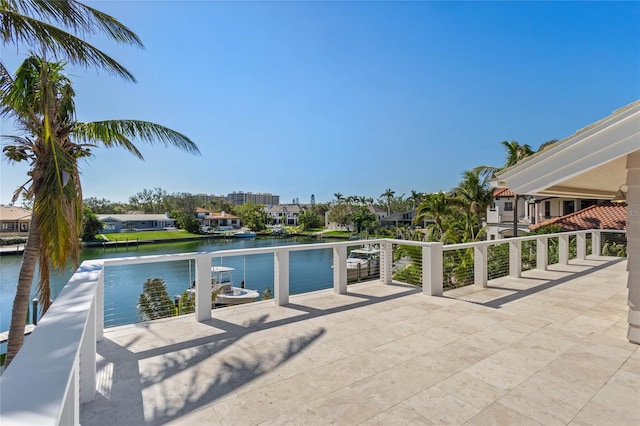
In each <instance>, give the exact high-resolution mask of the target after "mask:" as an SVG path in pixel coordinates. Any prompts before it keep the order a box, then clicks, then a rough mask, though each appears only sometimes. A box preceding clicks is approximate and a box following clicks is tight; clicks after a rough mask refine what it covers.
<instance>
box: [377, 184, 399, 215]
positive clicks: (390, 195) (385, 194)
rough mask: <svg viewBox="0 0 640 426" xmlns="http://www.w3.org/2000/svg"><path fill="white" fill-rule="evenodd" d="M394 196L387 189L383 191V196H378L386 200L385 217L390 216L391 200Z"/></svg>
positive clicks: (393, 193)
mask: <svg viewBox="0 0 640 426" xmlns="http://www.w3.org/2000/svg"><path fill="white" fill-rule="evenodd" d="M395 194H396V193H395V191H392V190H391V189H387V190H386V191H384V194H382V195H380V197H382V198H386V200H387V215H391V200H392V199H393V196H394V195H395Z"/></svg>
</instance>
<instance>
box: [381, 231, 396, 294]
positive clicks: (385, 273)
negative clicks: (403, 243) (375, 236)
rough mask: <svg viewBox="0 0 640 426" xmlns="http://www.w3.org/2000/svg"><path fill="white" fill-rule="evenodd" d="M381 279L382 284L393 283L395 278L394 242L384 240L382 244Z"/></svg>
mask: <svg viewBox="0 0 640 426" xmlns="http://www.w3.org/2000/svg"><path fill="white" fill-rule="evenodd" d="M379 262H380V280H382V284H391V282H392V280H393V244H391V242H390V241H384V242H383V243H381V244H380V259H379Z"/></svg>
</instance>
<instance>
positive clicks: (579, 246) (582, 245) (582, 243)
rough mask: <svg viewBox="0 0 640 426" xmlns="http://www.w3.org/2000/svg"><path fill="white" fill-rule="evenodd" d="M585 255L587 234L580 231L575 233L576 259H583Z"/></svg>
mask: <svg viewBox="0 0 640 426" xmlns="http://www.w3.org/2000/svg"><path fill="white" fill-rule="evenodd" d="M586 257H587V234H585V233H584V232H580V233H578V234H577V235H576V259H580V260H584V259H586Z"/></svg>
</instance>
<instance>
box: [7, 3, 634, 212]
mask: <svg viewBox="0 0 640 426" xmlns="http://www.w3.org/2000/svg"><path fill="white" fill-rule="evenodd" d="M87 3H88V4H90V5H92V6H94V7H96V8H98V9H100V10H102V11H104V12H106V13H109V14H112V15H113V16H115V17H116V18H118V19H119V20H120V21H121V22H123V23H124V24H126V25H128V26H129V27H130V28H131V29H132V30H134V31H135V32H136V33H137V34H138V35H139V36H140V37H141V38H142V41H143V42H144V44H145V49H144V50H139V49H136V48H133V47H127V46H118V45H115V44H113V43H110V42H108V41H106V40H104V39H101V38H93V39H90V41H91V42H93V43H94V44H96V45H98V46H100V47H101V48H103V49H104V50H105V51H106V52H108V53H109V54H110V55H112V56H113V57H115V58H116V59H117V60H119V61H120V62H121V63H122V64H123V65H125V66H126V67H127V68H128V69H129V70H130V71H131V72H132V73H133V74H134V75H135V76H136V78H137V80H138V83H137V84H131V83H127V82H125V81H123V80H120V79H118V78H116V77H113V76H110V75H108V74H107V73H105V72H102V71H100V72H96V71H95V70H86V69H75V68H72V67H68V72H69V74H70V75H71V76H72V78H73V81H74V86H75V88H76V92H77V99H76V107H77V112H78V119H79V120H80V121H91V120H100V119H107V118H136V119H141V120H148V121H153V122H156V123H160V124H163V125H166V126H168V127H171V128H173V129H175V130H178V131H180V132H183V133H185V134H186V135H188V136H189V137H190V138H191V139H192V140H193V141H194V142H196V143H197V144H198V146H199V148H200V150H201V151H202V156H200V157H194V156H190V155H188V154H186V153H182V152H180V151H177V150H175V149H165V148H164V147H161V146H158V147H149V146H143V145H139V146H140V147H141V151H142V153H143V155H144V156H145V161H144V162H141V161H139V160H137V159H135V158H133V157H131V156H130V155H129V154H127V153H126V152H125V151H123V150H106V149H98V150H94V153H95V157H94V158H92V159H90V160H89V161H88V162H84V163H82V164H81V167H82V178H83V190H84V195H85V197H98V198H107V199H110V200H112V201H126V200H127V199H128V197H129V196H130V195H133V194H135V193H137V192H140V191H142V190H143V189H145V188H149V189H151V188H155V187H160V188H162V189H164V190H166V191H168V192H169V193H172V192H190V193H207V194H227V193H229V192H232V191H245V192H249V191H251V192H270V193H273V194H277V195H280V196H281V202H290V201H291V200H292V199H293V198H299V200H300V202H303V203H305V202H309V199H310V197H311V194H314V195H315V199H316V201H317V202H325V201H330V200H331V199H332V198H333V194H334V193H336V192H340V193H342V194H343V195H364V196H367V197H373V198H378V197H379V196H380V195H381V194H382V193H383V192H384V191H385V190H386V189H387V188H390V189H392V190H393V191H395V193H396V195H400V194H403V193H405V194H407V195H409V194H410V192H411V190H416V191H421V192H434V191H438V190H448V189H450V188H452V187H454V186H456V185H457V184H458V183H459V181H460V176H461V174H462V172H463V171H464V170H468V169H470V168H473V167H475V166H478V165H494V166H502V165H503V163H504V159H505V153H504V150H503V148H502V147H501V145H500V141H502V140H517V141H519V142H520V143H527V144H530V145H531V146H532V147H533V148H534V149H537V147H538V146H539V145H540V144H541V143H543V142H545V141H548V140H550V139H562V138H565V137H567V136H569V135H571V134H573V133H574V132H575V131H576V130H578V129H580V128H582V127H584V126H586V125H588V124H591V123H592V122H594V121H596V120H598V119H600V118H603V117H605V116H606V115H608V114H610V113H611V112H612V111H613V110H615V109H617V108H619V107H622V106H624V105H626V104H628V103H631V102H633V101H634V100H637V99H638V98H640V25H638V22H640V3H638V2H626V3H623V2H616V3H612V2H603V3H599V2H558V3H554V2H514V3H509V2H355V1H354V2H338V1H333V2H322V1H318V2H213V1H113V2H87ZM0 54H1V55H2V57H3V60H4V61H5V64H6V65H8V67H9V69H10V70H15V68H16V67H17V65H18V63H19V61H20V60H21V59H23V58H24V56H25V54H26V51H25V50H24V49H20V50H16V48H15V47H7V46H4V47H3V48H2V50H1V52H0ZM1 126H2V127H1V129H0V133H2V134H11V133H12V132H13V128H12V126H11V124H10V123H7V122H2V124H1ZM0 167H1V170H0V178H1V180H2V182H1V184H0V185H1V186H0V202H2V203H8V202H9V200H10V198H11V193H12V192H13V190H14V189H15V188H16V187H17V186H18V185H20V184H22V183H23V182H24V181H26V168H25V167H20V166H10V165H8V164H7V163H6V162H2V164H1V165H0Z"/></svg>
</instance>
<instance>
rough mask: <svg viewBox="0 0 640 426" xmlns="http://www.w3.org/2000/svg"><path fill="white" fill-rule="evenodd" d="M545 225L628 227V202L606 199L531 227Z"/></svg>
mask: <svg viewBox="0 0 640 426" xmlns="http://www.w3.org/2000/svg"><path fill="white" fill-rule="evenodd" d="M545 225H560V226H561V227H562V228H563V229H564V230H565V231H579V230H584V229H616V230H623V229H627V204H626V203H612V202H610V201H605V202H602V203H599V204H596V205H594V206H590V207H587V208H586V209H582V210H579V211H577V212H574V213H570V214H568V215H565V216H561V217H557V218H554V219H549V220H545V221H544V222H540V223H537V224H535V225H531V226H530V227H529V229H531V230H532V231H535V230H536V229H538V228H540V227H542V226H545Z"/></svg>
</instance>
